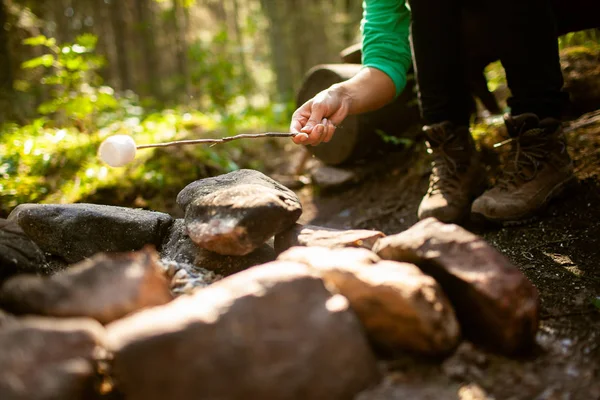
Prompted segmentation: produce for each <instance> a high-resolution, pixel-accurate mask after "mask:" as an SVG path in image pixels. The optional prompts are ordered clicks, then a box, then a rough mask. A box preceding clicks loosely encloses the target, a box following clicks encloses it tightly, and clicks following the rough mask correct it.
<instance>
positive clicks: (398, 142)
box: [375, 129, 415, 147]
mask: <svg viewBox="0 0 600 400" xmlns="http://www.w3.org/2000/svg"><path fill="white" fill-rule="evenodd" d="M375 133H376V134H377V136H379V137H380V138H381V139H382V140H383V141H384V143H388V144H393V145H394V146H405V147H410V146H412V145H413V144H414V143H415V141H414V140H412V139H409V138H402V137H397V136H392V135H388V134H387V133H385V132H384V131H382V130H381V129H376V130H375Z"/></svg>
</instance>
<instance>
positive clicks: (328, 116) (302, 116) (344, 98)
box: [290, 85, 352, 146]
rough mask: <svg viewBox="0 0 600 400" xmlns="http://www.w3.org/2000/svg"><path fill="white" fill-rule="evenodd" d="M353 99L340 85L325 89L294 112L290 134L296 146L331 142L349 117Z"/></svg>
mask: <svg viewBox="0 0 600 400" xmlns="http://www.w3.org/2000/svg"><path fill="white" fill-rule="evenodd" d="M351 103H352V98H351V97H350V96H349V95H348V94H347V93H346V92H345V91H344V89H343V88H342V87H341V86H339V85H333V86H331V87H330V88H329V89H325V90H323V91H322V92H320V93H319V94H317V95H316V96H315V97H313V98H312V99H310V100H308V101H307V102H306V103H304V104H303V105H302V106H300V108H298V109H297V110H296V112H294V115H293V116H292V123H291V125H290V132H292V133H296V134H297V135H296V136H295V137H294V138H293V139H292V140H293V141H294V143H296V144H307V145H308V144H310V145H313V146H316V145H318V144H319V143H321V142H329V141H330V140H331V138H332V137H333V134H334V133H335V129H336V126H337V125H339V124H341V123H342V121H343V120H344V118H346V117H347V116H348V113H349V111H350V108H351Z"/></svg>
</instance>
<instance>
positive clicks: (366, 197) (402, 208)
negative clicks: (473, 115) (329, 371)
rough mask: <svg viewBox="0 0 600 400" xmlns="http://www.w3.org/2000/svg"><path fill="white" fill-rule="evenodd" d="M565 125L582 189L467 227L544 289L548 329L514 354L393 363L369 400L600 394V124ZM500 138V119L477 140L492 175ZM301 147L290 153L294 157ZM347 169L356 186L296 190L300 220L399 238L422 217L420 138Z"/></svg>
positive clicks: (463, 354)
mask: <svg viewBox="0 0 600 400" xmlns="http://www.w3.org/2000/svg"><path fill="white" fill-rule="evenodd" d="M599 115H600V113H599ZM596 119H600V118H596ZM586 124H587V125H586ZM581 125H584V126H581ZM578 126H580V127H579V128H578ZM566 131H567V132H568V133H567V137H568V140H569V150H570V153H571V155H572V156H573V158H574V162H575V167H576V173H577V176H578V178H579V184H578V185H577V186H576V187H574V188H573V189H572V190H569V192H568V193H567V194H566V195H564V196H563V197H562V198H560V199H557V200H555V201H554V202H553V203H551V204H550V206H549V207H548V208H547V209H546V210H544V211H542V212H541V213H540V215H539V217H538V218H537V220H535V221H533V222H529V223H527V224H524V225H521V226H515V227H498V226H481V225H473V224H467V225H466V226H465V227H466V228H468V229H470V230H471V231H473V232H475V233H478V234H480V235H481V236H483V237H484V238H485V239H486V240H487V241H488V242H489V243H490V244H492V245H493V246H495V247H496V248H497V249H498V250H500V251H501V252H502V253H504V254H505V255H506V256H507V257H508V258H510V259H511V260H512V261H513V262H514V264H515V265H516V266H517V267H518V268H519V269H520V270H521V271H522V272H523V273H524V274H525V275H526V276H527V277H528V278H529V279H530V280H531V281H532V282H533V283H534V284H535V286H536V287H537V288H538V290H539V292H540V295H541V299H542V311H541V326H540V329H539V333H538V336H537V346H536V348H535V349H533V351H532V354H530V355H528V356H527V357H523V358H506V357H502V356H498V355H495V354H491V353H488V352H486V351H484V350H482V349H479V348H477V347H475V346H473V345H471V344H469V343H465V344H463V345H461V347H459V349H458V351H457V352H456V354H454V355H453V356H452V357H450V358H449V359H447V360H445V361H444V362H442V363H440V362H431V361H424V360H414V359H406V360H394V361H389V362H385V363H384V364H385V368H386V369H387V370H388V371H389V372H388V374H387V376H386V379H385V381H384V383H382V384H381V385H380V386H379V387H378V388H376V389H374V390H372V391H369V392H368V393H364V394H363V395H361V396H360V397H359V398H360V399H361V400H367V399H382V400H383V399H386V400H389V399H412V400H425V399H436V400H437V399H473V400H475V399H497V400H500V399H502V400H504V399H538V400H554V399H556V400H563V399H582V400H583V399H600V308H598V307H600V305H598V304H596V305H594V302H598V301H599V299H598V297H599V296H600V121H596V122H594V123H590V120H589V119H588V120H587V121H586V119H585V118H580V119H577V120H574V121H571V122H569V123H566ZM501 134H502V129H501V128H500V127H499V125H498V124H496V126H495V127H491V128H489V135H485V136H482V137H480V138H479V139H478V141H479V144H480V146H481V148H482V151H483V153H484V156H485V158H486V160H487V164H488V169H489V171H490V174H492V175H493V173H494V171H496V169H497V166H498V157H497V156H495V155H494V153H493V152H492V151H491V150H490V149H491V144H492V143H495V142H496V141H500V140H499V137H500V135H501ZM289 152H291V153H292V154H291V155H290V153H289ZM297 152H298V150H297V149H288V153H287V155H286V157H285V159H286V161H287V162H289V160H290V157H292V156H293V155H296V156H297ZM313 162H314V161H313ZM349 169H350V170H351V171H352V172H354V173H355V174H356V175H357V176H359V177H360V179H359V182H357V183H354V184H353V185H351V186H349V187H348V186H347V187H345V188H342V189H341V190H339V189H338V190H336V191H334V192H329V193H327V192H324V191H323V190H319V189H318V188H316V187H314V186H305V187H304V188H301V189H298V191H297V192H298V194H299V195H300V198H301V200H302V203H303V206H304V214H303V216H302V218H301V221H300V222H301V223H310V224H314V225H320V226H326V227H332V228H345V229H348V228H365V229H376V230H380V231H383V232H384V233H386V234H394V233H398V232H401V231H403V230H405V229H407V228H408V227H410V226H411V225H412V224H414V223H415V222H417V217H416V214H417V207H418V205H419V202H420V200H421V197H422V196H423V194H424V193H425V191H426V189H427V182H428V174H429V166H428V161H427V157H425V151H424V146H423V144H422V143H418V144H416V145H415V147H414V148H413V149H410V150H405V151H404V152H399V153H391V154H387V155H385V156H382V157H380V158H378V159H377V161H376V162H374V161H371V162H367V163H363V164H361V165H355V166H352V167H349Z"/></svg>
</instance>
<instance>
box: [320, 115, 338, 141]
mask: <svg viewBox="0 0 600 400" xmlns="http://www.w3.org/2000/svg"><path fill="white" fill-rule="evenodd" d="M325 126H326V130H325V132H326V134H325V138H324V139H323V141H324V142H325V143H328V142H329V141H330V140H331V138H332V137H333V134H334V133H335V125H334V124H333V122H331V120H327V124H326V125H325Z"/></svg>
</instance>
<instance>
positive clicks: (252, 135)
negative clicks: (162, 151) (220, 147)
mask: <svg viewBox="0 0 600 400" xmlns="http://www.w3.org/2000/svg"><path fill="white" fill-rule="evenodd" d="M294 136H296V134H295V133H288V132H267V133H244V134H241V135H236V136H226V137H222V138H219V139H192V140H176V141H174V142H165V143H153V144H142V145H138V146H136V148H137V149H138V150H139V149H148V148H152V147H170V146H182V145H186V144H212V145H213V146H214V145H217V144H219V143H226V142H231V141H233V140H239V139H259V138H273V137H277V138H284V137H294Z"/></svg>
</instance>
